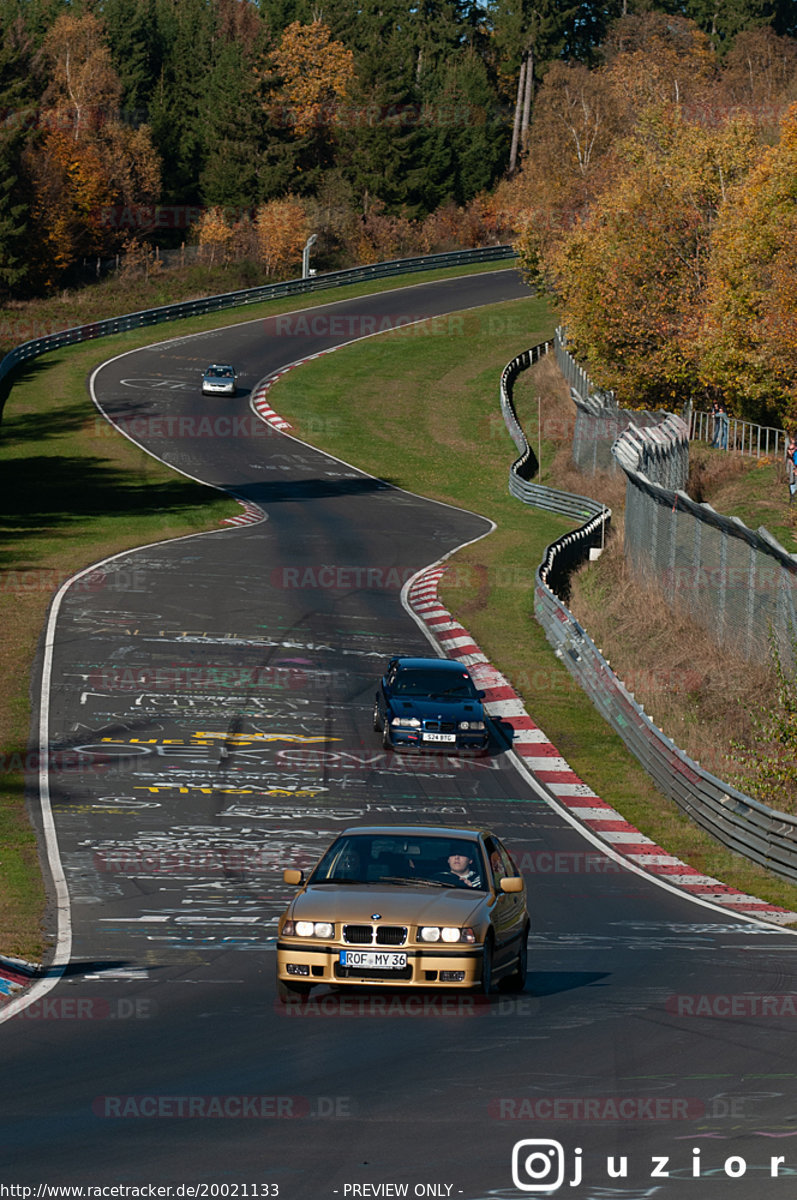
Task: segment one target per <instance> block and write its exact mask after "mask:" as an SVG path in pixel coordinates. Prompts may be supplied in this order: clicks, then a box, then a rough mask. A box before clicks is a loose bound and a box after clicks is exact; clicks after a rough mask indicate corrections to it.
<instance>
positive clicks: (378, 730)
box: [373, 701, 382, 733]
mask: <svg viewBox="0 0 797 1200" xmlns="http://www.w3.org/2000/svg"><path fill="white" fill-rule="evenodd" d="M373 720H374V733H381V731H382V721H381V718H380V716H379V705H378V704H377V703H376V701H374V717H373Z"/></svg>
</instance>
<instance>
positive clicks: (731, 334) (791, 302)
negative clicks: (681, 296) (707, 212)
mask: <svg viewBox="0 0 797 1200" xmlns="http://www.w3.org/2000/svg"><path fill="white" fill-rule="evenodd" d="M707 292H708V297H709V303H708V305H707V312H706V318H705V323H704V326H703V329H702V331H701V338H700V349H701V369H702V373H703V376H704V378H705V380H706V381H707V382H709V383H710V384H712V385H713V386H714V387H716V388H719V389H721V390H722V391H723V392H724V394H725V395H726V396H728V397H729V398H730V400H731V401H732V402H733V404H734V406H735V407H736V409H737V411H739V412H741V413H743V414H744V415H746V416H749V417H751V418H752V419H754V420H758V421H760V422H762V423H770V422H776V423H778V424H781V423H788V424H791V425H793V424H794V423H797V104H795V105H792V106H791V108H790V109H789V110H788V112H787V114H786V116H785V117H784V119H783V122H782V126H781V137H780V141H779V143H778V144H777V145H775V146H771V147H768V148H767V149H766V150H764V151H762V152H761V155H760V158H759V161H758V162H757V163H756V165H755V167H754V168H753V170H752V171H751V172H750V174H749V175H748V177H747V178H746V179H744V180H743V181H742V182H740V184H739V185H738V186H737V187H736V188H735V189H734V190H733V191H732V192H731V193H730V195H729V197H728V203H727V204H726V205H725V207H724V209H723V211H722V214H721V216H720V219H719V220H718V222H717V227H716V230H715V232H714V238H713V244H712V253H711V262H710V270H709V280H708V288H707Z"/></svg>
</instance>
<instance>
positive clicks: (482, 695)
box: [476, 688, 487, 700]
mask: <svg viewBox="0 0 797 1200" xmlns="http://www.w3.org/2000/svg"><path fill="white" fill-rule="evenodd" d="M476 695H477V696H478V697H479V699H480V700H483V699H484V697H485V696H486V695H487V693H486V692H485V691H483V689H482V688H479V690H478V692H477V693H476Z"/></svg>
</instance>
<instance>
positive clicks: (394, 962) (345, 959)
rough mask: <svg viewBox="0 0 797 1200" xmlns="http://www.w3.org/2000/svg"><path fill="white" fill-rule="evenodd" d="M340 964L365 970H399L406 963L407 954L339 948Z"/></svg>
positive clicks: (391, 951)
mask: <svg viewBox="0 0 797 1200" xmlns="http://www.w3.org/2000/svg"><path fill="white" fill-rule="evenodd" d="M340 965H341V966H342V967H362V969H363V970H366V971H401V970H403V969H404V967H406V965H407V955H406V954H397V953H396V952H395V951H393V950H341V952H340Z"/></svg>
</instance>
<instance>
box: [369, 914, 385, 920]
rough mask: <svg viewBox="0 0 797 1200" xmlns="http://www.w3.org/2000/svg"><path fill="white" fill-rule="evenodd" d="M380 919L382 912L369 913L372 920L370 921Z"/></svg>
mask: <svg viewBox="0 0 797 1200" xmlns="http://www.w3.org/2000/svg"><path fill="white" fill-rule="evenodd" d="M381 919H382V914H381V913H371V920H372V921H381Z"/></svg>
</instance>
